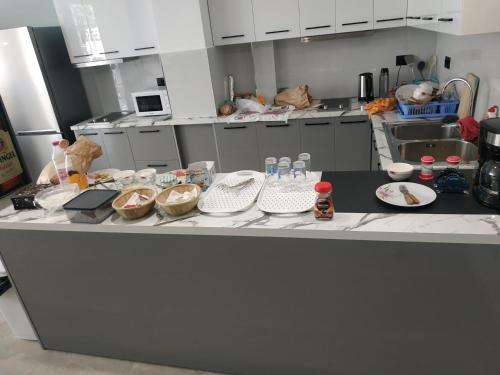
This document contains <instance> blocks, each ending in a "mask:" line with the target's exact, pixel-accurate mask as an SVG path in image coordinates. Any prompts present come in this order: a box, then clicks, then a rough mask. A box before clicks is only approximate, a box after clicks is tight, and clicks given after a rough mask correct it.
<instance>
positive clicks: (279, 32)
mask: <svg viewBox="0 0 500 375" xmlns="http://www.w3.org/2000/svg"><path fill="white" fill-rule="evenodd" d="M289 32H290V30H275V31H266V34H267V35H269V34H281V33H289Z"/></svg>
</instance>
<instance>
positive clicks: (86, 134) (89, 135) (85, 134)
mask: <svg viewBox="0 0 500 375" xmlns="http://www.w3.org/2000/svg"><path fill="white" fill-rule="evenodd" d="M80 135H83V136H85V137H91V136H93V135H99V133H80Z"/></svg>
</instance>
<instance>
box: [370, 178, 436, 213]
mask: <svg viewBox="0 0 500 375" xmlns="http://www.w3.org/2000/svg"><path fill="white" fill-rule="evenodd" d="M375 194H376V196H377V198H378V199H380V200H381V201H382V202H384V203H387V204H389V205H391V206H396V207H405V208H417V207H424V206H428V205H430V204H432V203H434V201H435V200H436V199H437V194H436V192H435V191H434V190H432V189H431V188H429V187H427V186H425V185H421V184H415V183H412V182H393V183H390V184H386V185H383V186H381V187H379V188H378V189H377V191H376V192H375Z"/></svg>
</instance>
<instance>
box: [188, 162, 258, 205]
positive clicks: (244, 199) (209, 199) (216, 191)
mask: <svg viewBox="0 0 500 375" xmlns="http://www.w3.org/2000/svg"><path fill="white" fill-rule="evenodd" d="M248 176H251V177H252V178H253V179H254V181H253V182H252V183H250V184H249V185H248V186H246V187H245V188H244V189H241V190H240V189H230V188H229V189H228V188H225V189H224V188H221V184H226V185H229V186H234V185H236V184H237V183H238V182H239V181H241V180H242V179H243V178H246V177H248ZM265 180H266V177H265V175H264V174H263V173H260V172H255V171H239V172H234V173H230V174H228V175H227V176H225V177H224V178H223V179H222V180H220V181H216V182H215V183H214V184H213V185H212V186H211V187H210V188H209V189H208V191H207V192H206V193H205V194H203V195H202V197H201V199H200V201H199V202H198V209H199V210H200V211H201V212H204V213H207V214H227V213H234V212H240V211H246V210H248V209H249V208H250V207H251V206H252V205H253V204H254V202H255V200H256V199H257V197H258V196H259V192H260V190H261V189H262V186H263V185H264V181H265Z"/></svg>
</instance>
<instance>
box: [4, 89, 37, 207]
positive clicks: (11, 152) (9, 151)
mask: <svg viewBox="0 0 500 375" xmlns="http://www.w3.org/2000/svg"><path fill="white" fill-rule="evenodd" d="M29 182H30V180H29V177H28V175H27V173H26V169H25V167H24V164H23V160H22V156H21V154H20V152H19V149H18V146H17V142H16V140H15V138H14V136H13V132H12V127H11V126H10V122H9V118H8V117H7V112H6V111H5V107H4V105H3V101H2V98H1V97H0V197H2V196H4V195H7V194H8V193H10V192H11V191H13V190H15V189H17V188H19V187H20V186H23V185H25V184H27V183H29Z"/></svg>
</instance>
